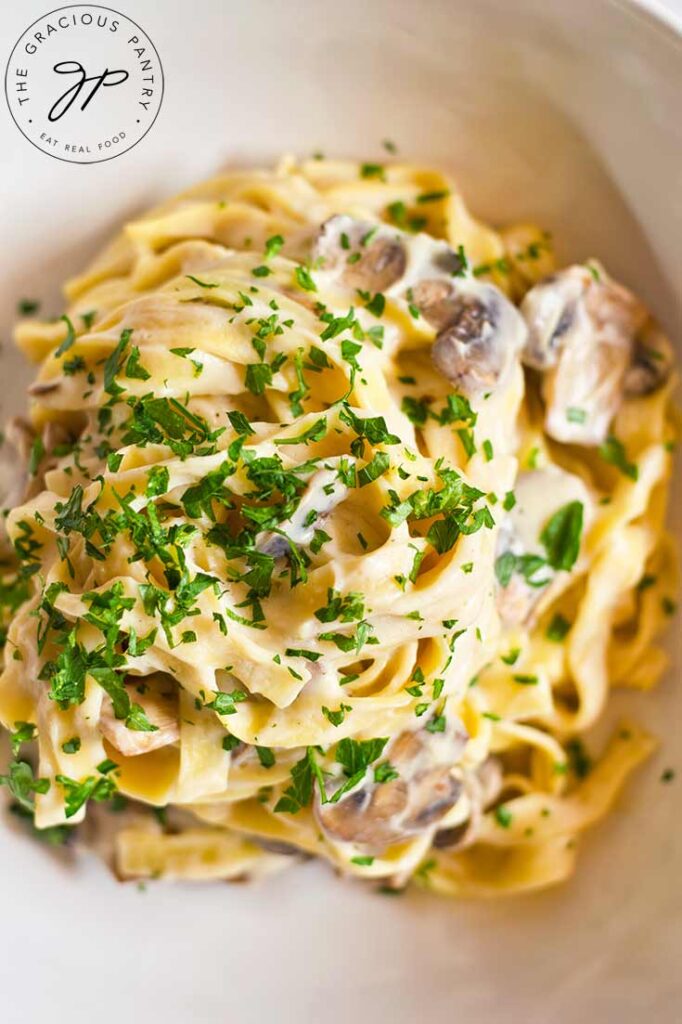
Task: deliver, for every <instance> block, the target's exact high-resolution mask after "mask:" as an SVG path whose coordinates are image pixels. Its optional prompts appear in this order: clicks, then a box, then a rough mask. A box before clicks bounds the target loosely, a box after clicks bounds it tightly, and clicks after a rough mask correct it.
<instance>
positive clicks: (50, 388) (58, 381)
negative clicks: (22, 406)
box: [28, 377, 64, 398]
mask: <svg viewBox="0 0 682 1024" xmlns="http://www.w3.org/2000/svg"><path fill="white" fill-rule="evenodd" d="M63 381H64V378H63V377H56V378H54V379H53V380H36V381H34V382H33V384H30V385H29V387H28V393H29V395H30V396H31V398H39V397H40V396H42V395H51V394H52V393H53V392H54V391H58V390H59V388H60V387H61V386H62V383H63Z"/></svg>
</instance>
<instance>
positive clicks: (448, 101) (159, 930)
mask: <svg viewBox="0 0 682 1024" xmlns="http://www.w3.org/2000/svg"><path fill="white" fill-rule="evenodd" d="M113 2H114V5H115V6H116V0H113ZM48 6H49V5H48V4H47V3H45V2H44V0H42V2H36V0H30V2H27V0H25V2H24V3H22V4H21V5H18V4H16V5H12V6H11V7H9V6H8V7H7V9H6V10H4V11H3V40H4V48H5V49H7V50H9V47H10V46H11V45H12V43H13V42H14V40H15V39H16V38H17V37H18V36H19V34H20V33H21V32H22V31H23V30H24V29H25V28H26V27H27V25H28V24H29V23H30V22H31V21H32V20H33V19H34V18H37V17H39V16H40V15H42V14H44V13H45V9H46V8H48ZM125 7H126V11H127V13H128V14H130V15H131V16H132V17H134V18H135V20H136V21H137V22H139V23H140V25H141V26H142V27H143V28H144V29H145V30H146V32H147V33H148V34H149V36H150V37H151V38H152V40H153V41H154V43H155V44H156V47H157V49H158V51H159V53H160V55H161V59H162V61H163V64H164V68H165V75H166V93H165V98H164V103H163V106H162V109H161V113H160V115H159V118H158V120H157V122H156V124H155V125H154V126H153V128H152V129H151V131H150V132H149V134H148V135H147V136H146V137H145V138H144V140H143V141H142V142H141V143H140V145H138V146H136V147H135V148H134V149H133V150H131V151H130V152H128V153H126V154H125V155H123V156H121V157H120V158H118V159H115V160H112V161H110V162H108V163H99V164H92V165H87V166H78V165H75V164H69V163H60V162H58V161H57V160H53V159H50V158H49V157H48V156H46V155H44V154H43V153H41V152H39V151H37V150H36V149H34V148H32V147H31V146H30V145H29V144H28V143H27V142H26V140H25V139H24V138H23V137H22V136H21V134H20V133H19V132H18V131H17V129H16V126H15V125H14V123H13V122H12V121H11V119H10V118H9V116H5V117H3V118H2V119H1V120H0V153H1V154H2V160H1V162H0V191H1V192H2V195H3V199H4V201H3V215H4V224H3V229H2V250H1V251H2V255H1V257H0V259H1V261H2V273H1V274H0V291H1V293H2V300H3V301H2V303H1V304H0V309H1V311H2V313H1V315H2V326H3V328H4V336H5V337H8V335H9V331H10V326H11V321H12V319H13V314H14V308H15V305H16V300H17V299H18V298H19V297H20V296H23V295H30V296H32V297H33V296H38V297H39V298H41V299H43V300H44V301H45V303H46V307H47V310H48V312H49V311H52V312H55V313H59V312H60V309H59V306H58V303H57V288H58V286H59V284H60V283H61V281H62V280H63V279H64V277H65V276H67V275H68V274H70V273H71V272H73V271H74V270H76V269H77V268H78V267H79V266H81V264H82V263H83V261H84V259H85V258H86V257H88V256H89V255H91V254H92V253H93V252H94V251H95V250H96V249H97V248H98V247H99V246H100V245H101V243H102V242H103V240H104V239H105V238H106V237H107V235H108V234H109V233H110V232H111V231H112V230H113V229H114V228H115V227H116V226H117V225H118V224H119V223H120V222H121V220H123V219H124V218H125V217H126V216H127V215H128V214H130V213H131V212H132V211H136V210H139V209H141V208H143V207H144V206H145V205H149V204H150V203H151V202H153V201H156V200H157V199H158V198H160V197H162V196H165V195H167V194H168V193H169V192H172V191H173V190H175V189H177V188H179V187H181V186H183V185H185V184H188V183H191V182H192V181H194V180H196V179H199V178H201V177H203V176H208V175H210V174H211V173H213V172H214V171H215V170H216V169H217V168H219V167H221V166H224V165H226V164H230V163H234V162H238V163H241V164H243V163H246V162H249V161H261V162H270V161H272V160H273V159H274V158H275V157H276V156H277V155H279V154H280V153H282V152H283V151H292V152H294V153H297V154H309V153H310V152H312V151H314V150H322V151H324V152H325V153H326V154H329V155H349V156H358V157H359V156H362V157H364V158H365V159H370V160H375V159H381V158H382V157H383V156H385V154H384V153H383V151H382V148H381V140H382V139H385V138H387V137H388V138H390V139H392V140H394V141H395V142H396V143H397V144H398V146H399V149H400V153H401V156H404V157H406V158H411V159H415V160H417V161H422V162H424V163H429V162H434V163H436V164H440V165H442V166H444V167H446V168H447V169H449V170H451V171H452V172H453V173H454V174H455V176H456V178H457V179H458V181H459V183H460V184H461V187H462V189H463V190H464V193H465V196H466V198H467V200H468V202H469V203H470V204H471V206H472V207H473V209H474V210H475V212H477V213H478V214H479V215H481V216H482V217H484V218H489V219H491V220H493V221H508V220H513V219H515V218H524V219H526V218H527V219H532V220H536V221H538V222H539V223H541V224H542V225H544V226H546V227H547V228H549V229H550V230H551V231H552V232H553V233H554V236H555V239H556V242H557V246H558V251H559V257H560V259H562V260H568V259H571V258H574V257H575V258H578V259H583V258H585V257H587V256H590V255H596V256H598V257H599V258H600V259H602V260H603V261H604V263H605V264H606V265H607V267H608V268H609V269H610V270H611V271H612V273H613V274H614V275H615V276H616V277H620V278H622V279H623V280H624V281H626V282H627V283H628V284H630V285H631V286H633V287H634V288H635V289H636V290H637V291H638V292H639V293H640V294H641V295H642V296H643V298H644V299H645V300H646V301H647V302H648V303H649V304H650V305H651V306H652V307H653V308H654V309H655V310H656V311H657V312H658V314H659V316H660V317H661V318H662V319H663V321H664V322H665V323H666V325H667V327H668V328H669V330H670V331H671V332H672V333H673V334H674V333H675V330H677V332H678V340H679V327H680V294H679V293H680V287H679V286H680V281H681V280H682V183H681V180H680V167H681V166H682V118H681V117H680V113H679V108H680V98H681V96H682V37H681V36H680V24H679V23H677V24H676V23H675V17H674V16H673V15H669V16H667V17H666V16H657V15H654V14H653V13H651V9H652V8H653V7H654V5H653V4H651V5H649V7H650V9H649V11H645V10H644V9H642V8H641V7H638V6H636V5H635V4H633V3H627V2H618V0H611V2H609V0H515V2H513V3H512V2H510V0H468V2H464V0H373V2H372V0H342V2H340V3H339V2H338V0H337V2H333V0H298V2H295V3H288V4H287V3H283V2H279V0H247V2H244V0H194V3H193V4H191V5H190V4H187V3H186V0H165V2H164V3H163V4H161V3H160V2H159V0H135V2H134V3H132V2H131V0H128V2H127V3H126V5H125ZM676 293H677V294H676ZM2 358H3V359H4V360H5V362H4V364H3V387H2V392H1V395H0V397H2V399H3V400H4V403H3V409H2V413H3V417H4V416H5V415H6V414H7V412H8V411H17V410H18V409H19V408H20V407H21V403H22V401H23V399H22V396H21V383H22V382H23V381H25V380H26V378H27V375H26V373H25V371H23V370H22V369H20V368H19V364H18V361H17V359H16V357H15V356H14V355H13V353H12V352H11V349H10V346H9V345H8V344H7V343H5V345H4V348H3V352H2ZM677 504H678V505H679V501H678V502H677ZM671 632H672V631H671ZM676 632H677V633H679V625H678V626H677V630H676ZM677 663H678V666H679V658H678V662H677ZM676 674H677V675H679V668H678V670H677V673H676V672H675V671H674V670H673V671H672V672H671V673H669V674H668V677H667V678H666V680H665V682H664V683H663V685H662V686H661V688H660V690H659V691H658V692H657V693H655V694H653V695H647V696H646V697H645V698H643V699H636V698H635V697H634V696H633V695H630V696H629V697H628V698H627V700H626V703H627V707H628V709H629V710H632V711H633V712H634V713H636V714H637V715H639V716H640V717H641V718H642V719H643V721H644V722H645V723H646V724H648V725H649V726H650V727H651V728H652V729H653V730H654V731H656V732H657V733H658V734H659V735H660V736H661V738H662V750H661V753H660V754H659V755H657V756H656V757H655V758H654V759H653V760H652V762H651V763H650V764H649V765H648V766H647V767H646V768H645V769H644V770H643V771H642V772H640V774H639V776H638V778H637V780H636V781H635V783H634V784H633V785H632V786H630V787H629V788H628V790H627V793H626V795H625V797H624V798H623V799H622V801H621V802H620V804H619V807H618V809H617V810H616V812H615V813H614V814H613V815H612V816H611V818H610V819H608V820H607V821H606V822H605V823H604V824H603V825H602V826H601V827H600V828H599V829H598V831H597V832H596V833H595V834H594V835H592V836H590V838H589V839H588V841H587V842H586V843H585V844H584V849H583V852H582V857H581V858H580V860H579V866H578V874H577V876H576V878H575V879H574V880H573V881H571V882H570V883H569V884H568V885H566V886H564V887H562V888H560V889H558V890H554V891H550V892H547V893H543V894H539V895H535V896H532V897H525V898H516V899H513V900H509V901H503V902H500V903H494V904H471V903H454V902H452V903H451V902H439V901H437V900H436V899H434V898H431V897H429V896H428V895H424V894H412V895H410V896H403V897H402V898H395V899H390V898H388V897H383V896H381V895H375V894H374V893H372V892H369V891H365V890H363V889H361V888H359V887H352V886H351V885H349V884H346V883H343V882H341V881H339V880H337V879H335V878H333V877H332V875H331V874H330V872H329V871H327V870H325V869H324V868H322V867H321V866H317V865H313V864H310V865H308V866H305V867H302V868H299V869H298V870H295V871H293V872H291V873H288V874H285V875H283V876H281V877H278V878H276V879H274V880H272V881H269V882H267V883H265V884H263V885H261V886H258V887H255V888H252V887H227V886H209V887H205V886H197V887H194V888H192V887H189V886H183V887H176V888H173V887H170V886H164V885H151V886H149V887H148V889H147V891H146V892H144V893H142V892H138V891H137V890H136V888H135V887H134V886H124V887H122V886H119V885H118V884H117V883H116V882H115V881H114V880H113V879H112V878H110V877H109V876H108V875H107V874H106V872H105V871H104V869H103V868H101V867H100V866H99V865H97V864H95V863H93V862H81V863H79V864H78V865H77V866H75V867H74V866H68V865H65V864H64V863H62V862H59V861H57V860H55V859H54V858H53V857H51V856H49V854H48V853H47V852H46V850H45V849H43V848H42V847H40V846H38V845H37V844H32V843H31V842H30V841H28V840H27V839H26V838H24V837H23V836H20V835H18V834H14V833H10V832H9V831H7V830H3V831H0V858H1V860H2V870H1V871H0V907H1V908H2V909H1V910H0V922H1V923H0V991H1V992H2V1010H1V1011H0V1015H1V1016H2V1020H3V1021H7V1024H15V1022H19V1021H21V1022H26V1021H28V1022H32V1021H39V1020H40V1021H43V1020H50V1021H52V1022H55V1024H60V1022H62V1021H64V1022H66V1021H68V1022H70V1024H79V1022H85V1021H88V1022H97V1024H100V1022H101V1024H108V1022H117V1024H119V1022H122V1021H127V1020H130V1021H135V1022H137V1021H145V1020H147V1021H159V1022H164V1024H185V1022H188V1021H197V1022H209V1021H210V1022H220V1024H223V1022H227V1021H230V1022H231V1021H237V1020H239V1021H240V1024H241V1022H244V1024H251V1022H253V1024H261V1022H264V1021H266V1020H268V1021H274V1022H277V1024H285V1022H290V1021H291V1022H294V1021H296V1022H297V1024H300V1022H301V1021H315V1022H317V1021H320V1022H325V1024H326V1022H329V1024H336V1022H341V1021H346V1020H349V1019H353V1018H355V1019H357V1020H359V1021H365V1020H367V1021H370V1020H371V1021H374V1022H384V1021H391V1022H392V1024H401V1022H412V1021H415V1020H426V1021H428V1022H429V1024H436V1022H440V1021H443V1022H445V1021H451V1020H454V1021H457V1020H467V1021H472V1022H475V1024H497V1022H499V1021H500V1020H502V1019H505V1020H508V1021H511V1022H514V1024H515V1022H523V1024H569V1022H570V1024H572V1022H575V1021H582V1020H590V1021H599V1022H601V1021H605V1022H611V1021H613V1022H615V1021H617V1022H618V1024H628V1022H635V1021H637V1022H639V1021H641V1020H642V1019H643V1015H644V1014H645V1013H647V1012H648V1013H650V1014H651V1019H652V1020H654V1019H655V1020H656V1022H657V1024H669V1022H670V1024H671V1022H673V1021H675V1020H679V1019H680V1017H679V1016H678V1014H679V1012H680V1010H679V1006H680V1001H679V997H680V991H681V990H680V980H679V979H680V975H681V973H682V972H680V970H679V963H678V961H679V953H680V948H681V945H682V914H681V913H680V911H682V889H681V887H680V884H679V873H680V866H681V862H682V858H681V857H680V852H681V851H680V847H681V842H680V840H681V839H682V814H680V810H681V808H680V792H681V791H682V778H680V775H681V771H680V769H682V759H681V758H680V753H679V747H678V748H677V749H676V748H675V743H676V742H677V743H679V739H678V738H677V737H676V735H675V729H676V727H677V728H678V729H679V723H680V707H681V701H680V693H679V691H676V689H675V681H676V680H675V676H676ZM668 766H672V767H675V766H676V767H677V769H678V781H677V783H676V784H675V783H674V784H673V785H671V786H662V785H661V783H660V775H661V771H662V769H663V768H665V767H668Z"/></svg>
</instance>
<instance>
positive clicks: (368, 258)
mask: <svg viewBox="0 0 682 1024" xmlns="http://www.w3.org/2000/svg"><path fill="white" fill-rule="evenodd" d="M313 258H314V259H315V260H316V261H319V262H320V263H321V265H322V269H323V270H325V271H330V272H332V273H337V274H338V275H339V278H340V280H341V282H342V283H343V284H344V285H346V287H348V288H353V289H358V288H359V289H363V290H366V291H369V292H385V291H386V290H387V289H388V288H390V287H392V285H394V284H395V283H396V282H397V281H399V280H400V278H401V277H402V276H403V274H404V273H405V269H406V267H407V252H406V246H405V240H404V238H403V237H402V234H401V232H399V231H397V230H395V229H392V228H388V227H387V226H386V225H378V224H372V223H371V222H369V221H359V220H355V219H353V218H352V217H347V216H345V215H337V216H334V217H330V218H329V220H327V221H325V222H324V224H323V225H322V227H321V229H320V232H319V234H318V236H317V240H316V242H315V246H314V250H313Z"/></svg>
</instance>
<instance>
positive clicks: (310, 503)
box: [256, 458, 348, 558]
mask: <svg viewBox="0 0 682 1024" xmlns="http://www.w3.org/2000/svg"><path fill="white" fill-rule="evenodd" d="M337 461H338V460H337V459H334V458H332V459H328V460H327V462H326V464H325V466H326V467H329V468H324V469H320V470H318V471H317V472H316V473H313V475H312V476H311V478H310V480H309V481H308V486H307V487H306V489H305V491H304V492H303V497H302V498H301V500H300V502H299V504H298V506H297V508H296V510H295V512H294V513H293V515H292V516H291V518H290V519H289V521H288V522H286V523H284V524H283V526H282V533H275V532H274V531H273V530H264V531H263V533H261V534H260V535H259V537H258V541H257V544H256V547H257V549H258V551H260V552H261V553H262V554H264V555H271V556H272V557H273V558H283V557H284V556H285V555H287V554H288V553H289V551H290V544H294V545H296V546H297V547H303V546H305V545H306V544H310V542H311V541H312V539H313V537H314V535H315V530H317V529H318V528H319V527H320V526H321V524H322V523H323V522H324V520H325V519H326V518H327V516H328V515H329V514H330V513H331V512H332V511H333V510H334V509H335V508H336V506H337V505H340V504H341V502H342V501H343V500H344V498H345V497H346V495H347V494H348V488H347V487H346V485H345V484H344V483H343V482H342V481H341V480H340V479H339V476H338V473H337V471H336V469H335V468H333V465H334V463H335V462H337ZM283 534H284V535H285V536H283Z"/></svg>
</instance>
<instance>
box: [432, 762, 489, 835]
mask: <svg viewBox="0 0 682 1024" xmlns="http://www.w3.org/2000/svg"><path fill="white" fill-rule="evenodd" d="M463 786H464V792H465V793H466V796H467V798H468V801H469V814H468V816H467V818H466V819H465V820H464V821H463V822H461V824H459V825H454V826H453V827H452V828H445V829H441V830H440V831H439V832H436V834H435V836H434V837H433V846H434V848H435V849H438V850H440V849H448V850H453V849H457V850H463V849H464V848H465V847H467V846H471V844H472V843H475V842H476V837H477V833H478V826H479V824H480V822H481V818H482V817H483V813H484V811H485V810H486V809H487V808H488V807H489V806H490V804H492V803H494V801H495V800H496V799H497V797H498V796H499V794H500V790H501V789H502V768H501V765H500V762H499V760H498V759H497V758H496V757H494V756H491V757H487V758H486V760H485V761H484V762H483V764H481V765H479V767H478V768H477V769H476V771H474V772H465V773H464V776H463Z"/></svg>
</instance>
